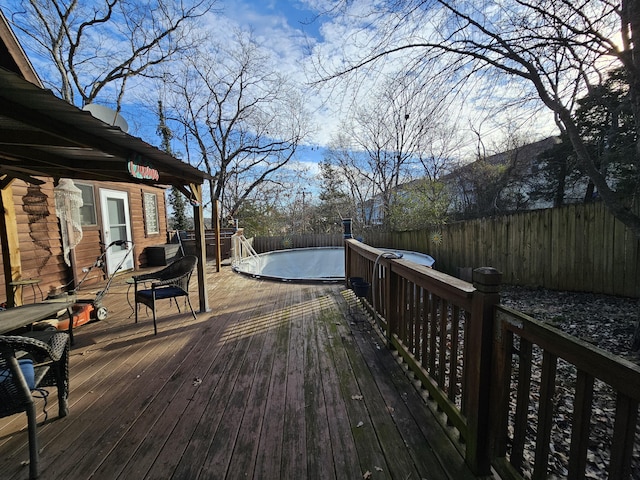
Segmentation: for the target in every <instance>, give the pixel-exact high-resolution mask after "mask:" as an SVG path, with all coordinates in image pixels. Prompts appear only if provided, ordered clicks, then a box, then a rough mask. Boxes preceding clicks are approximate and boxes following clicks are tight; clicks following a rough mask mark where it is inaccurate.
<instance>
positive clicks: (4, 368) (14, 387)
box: [0, 332, 69, 478]
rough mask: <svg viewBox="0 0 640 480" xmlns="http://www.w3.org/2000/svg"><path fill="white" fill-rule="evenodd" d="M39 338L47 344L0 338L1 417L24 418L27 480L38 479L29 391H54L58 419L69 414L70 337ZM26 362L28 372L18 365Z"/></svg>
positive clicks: (31, 398) (33, 416)
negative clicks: (26, 433)
mask: <svg viewBox="0 0 640 480" xmlns="http://www.w3.org/2000/svg"><path fill="white" fill-rule="evenodd" d="M41 338H43V339H44V340H46V341H43V340H39V339H36V338H30V337H25V336H0V417H7V416H9V415H14V414H16V413H20V412H26V414H27V422H28V432H29V478H38V473H39V472H38V463H39V459H38V437H37V422H36V407H35V402H34V399H33V395H32V391H33V390H35V389H40V388H43V387H57V388H58V415H59V416H60V417H65V416H67V414H68V413H69V403H68V396H69V335H68V334H66V333H62V332H60V333H50V332H46V334H45V336H42V337H41ZM26 359H28V360H31V362H32V363H29V362H28V361H27V368H25V367H24V366H22V365H21V364H22V363H23V362H24V360H26ZM23 368H25V370H24V372H26V373H27V375H25V374H24V373H23ZM31 369H32V370H31ZM31 374H33V376H31Z"/></svg>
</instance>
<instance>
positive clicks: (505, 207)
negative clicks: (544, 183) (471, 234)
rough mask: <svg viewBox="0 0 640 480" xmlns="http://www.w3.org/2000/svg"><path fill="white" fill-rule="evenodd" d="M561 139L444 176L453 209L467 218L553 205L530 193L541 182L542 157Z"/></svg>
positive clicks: (459, 169) (551, 139) (545, 141)
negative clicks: (537, 198) (534, 197)
mask: <svg viewBox="0 0 640 480" xmlns="http://www.w3.org/2000/svg"><path fill="white" fill-rule="evenodd" d="M558 142H560V139H559V138H558V137H548V138H545V139H543V140H540V141H537V142H533V143H529V144H526V145H522V146H521V147H518V148H514V149H512V150H509V151H506V152H501V153H497V154H495V155H490V156H488V157H485V158H483V159H479V160H476V161H475V162H472V163H468V164H466V165H464V166H462V167H460V168H457V169H455V170H453V171H452V172H451V173H449V174H448V175H446V176H445V177H443V178H442V181H444V182H445V183H446V184H447V186H448V190H449V194H450V199H451V209H450V212H451V213H452V214H453V215H463V216H467V217H468V216H484V215H490V214H495V213H500V212H509V211H516V210H532V209H536V208H546V207H551V206H553V205H552V204H551V203H550V202H546V201H533V200H532V199H531V197H530V193H531V192H532V190H533V189H534V188H535V184H536V182H539V181H540V178H539V171H540V162H541V160H540V159H539V156H540V155H541V154H542V153H543V152H545V151H547V150H548V149H550V148H551V147H553V146H554V145H556V144H557V143H558Z"/></svg>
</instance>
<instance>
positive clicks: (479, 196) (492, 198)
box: [365, 137, 587, 225]
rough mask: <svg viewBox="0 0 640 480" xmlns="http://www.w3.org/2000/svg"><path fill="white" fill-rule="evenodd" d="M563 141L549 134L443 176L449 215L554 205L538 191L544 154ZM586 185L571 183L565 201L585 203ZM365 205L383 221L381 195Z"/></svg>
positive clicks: (374, 219)
mask: <svg viewBox="0 0 640 480" xmlns="http://www.w3.org/2000/svg"><path fill="white" fill-rule="evenodd" d="M559 142H560V138H559V137H548V138H545V139H543V140H540V141H537V142H532V143H529V144H526V145H523V146H521V147H519V148H515V149H512V150H509V151H506V152H501V153H498V154H495V155H490V156H487V157H485V158H484V159H481V160H476V161H475V162H472V163H468V164H466V165H464V166H461V167H459V168H456V169H454V170H453V171H451V172H450V173H448V174H447V175H445V176H443V177H441V178H440V179H439V181H440V182H442V183H444V184H445V186H446V191H447V197H448V201H449V210H448V211H449V215H450V216H451V217H454V218H455V217H458V218H470V217H477V216H486V215H493V214H496V213H506V212H512V211H521V210H534V209H540V208H550V207H553V201H552V200H551V199H540V198H539V197H538V196H536V195H534V192H535V191H536V189H537V188H539V185H540V184H541V183H544V182H545V181H546V180H545V178H544V176H543V175H542V167H543V166H544V160H542V159H541V158H540V156H541V154H542V153H544V152H546V151H548V150H549V149H550V148H552V147H553V146H555V145H558V144H559ZM583 180H584V181H583ZM419 181H421V180H414V181H413V182H409V183H407V184H403V185H400V186H398V189H397V192H396V193H397V195H400V196H401V195H403V191H404V190H406V188H407V187H408V186H410V185H411V184H412V183H415V182H419ZM586 184H587V180H586V179H580V182H578V183H575V184H572V185H568V186H567V188H566V191H565V203H576V202H581V201H582V200H583V197H584V191H585V189H586ZM365 208H366V210H367V214H368V216H369V218H370V219H371V225H381V224H382V223H383V220H384V218H383V217H384V214H383V205H382V200H381V197H380V196H377V197H375V198H373V199H371V200H369V201H368V202H367V203H366V206H365Z"/></svg>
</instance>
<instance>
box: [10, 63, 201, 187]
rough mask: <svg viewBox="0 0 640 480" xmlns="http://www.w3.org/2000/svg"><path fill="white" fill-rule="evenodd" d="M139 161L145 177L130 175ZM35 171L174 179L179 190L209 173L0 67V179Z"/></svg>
mask: <svg viewBox="0 0 640 480" xmlns="http://www.w3.org/2000/svg"><path fill="white" fill-rule="evenodd" d="M130 162H134V164H133V165H134V166H133V168H132V164H130ZM137 166H144V167H147V168H146V169H145V168H143V169H142V170H144V172H146V173H148V174H147V175H142V176H143V177H149V178H139V177H140V176H141V175H139V172H138V175H137V176H134V175H132V173H130V172H131V171H132V170H140V169H139V168H138V167H137ZM38 176H40V177H53V178H72V179H79V180H96V181H107V182H129V183H131V182H134V183H144V184H148V185H157V186H167V185H173V186H176V187H179V188H180V189H181V190H183V191H184V187H187V186H189V185H193V184H202V183H203V182H204V180H205V179H208V178H210V176H209V175H208V174H206V173H204V172H202V171H200V170H198V169H197V168H194V167H192V166H191V165H189V164H186V163H184V162H181V161H180V160H178V159H176V158H175V157H173V156H171V155H169V154H167V153H165V152H163V151H161V150H159V149H158V148H156V147H154V146H152V145H149V144H148V143H146V142H144V141H143V140H141V139H140V138H137V137H134V136H132V135H129V134H127V133H125V132H123V131H122V130H120V128H118V127H114V126H111V125H109V124H107V123H105V122H103V121H101V120H98V119H97V118H95V117H93V116H92V115H91V113H89V112H86V111H82V110H80V109H79V108H77V107H75V106H73V105H70V104H68V103H67V102H65V101H63V100H61V99H59V98H57V97H56V96H55V95H53V93H51V92H50V91H48V90H43V89H41V88H39V87H37V86H36V85H33V84H31V83H29V82H28V81H26V80H24V79H23V78H21V77H20V76H18V75H16V74H15V73H13V72H11V71H9V70H6V69H4V68H0V179H1V178H3V177H4V179H7V178H23V179H29V178H31V177H38ZM3 183H5V182H3Z"/></svg>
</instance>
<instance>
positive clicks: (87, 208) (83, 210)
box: [75, 183, 98, 226]
mask: <svg viewBox="0 0 640 480" xmlns="http://www.w3.org/2000/svg"><path fill="white" fill-rule="evenodd" d="M75 186H76V187H78V188H79V189H80V190H81V191H82V206H81V207H80V219H81V220H80V223H81V224H82V226H87V225H97V224H98V222H97V218H96V202H95V200H94V198H95V197H94V196H93V185H84V184H82V183H76V184H75Z"/></svg>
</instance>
